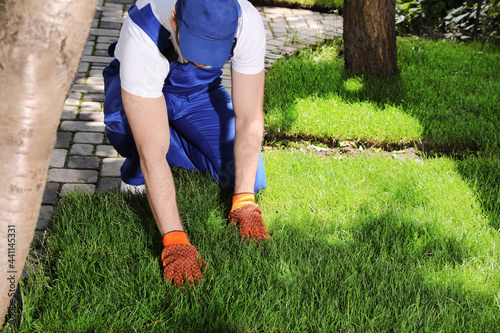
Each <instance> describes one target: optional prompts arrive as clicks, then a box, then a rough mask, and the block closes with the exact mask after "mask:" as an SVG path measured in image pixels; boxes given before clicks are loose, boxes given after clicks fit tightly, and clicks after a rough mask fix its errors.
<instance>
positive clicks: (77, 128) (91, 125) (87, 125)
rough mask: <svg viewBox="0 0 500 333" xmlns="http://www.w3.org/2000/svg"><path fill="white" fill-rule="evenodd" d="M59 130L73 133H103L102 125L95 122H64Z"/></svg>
mask: <svg viewBox="0 0 500 333" xmlns="http://www.w3.org/2000/svg"><path fill="white" fill-rule="evenodd" d="M61 129H62V130H65V131H73V132H104V124H103V123H102V122H96V121H74V120H64V121H63V122H62V123H61Z"/></svg>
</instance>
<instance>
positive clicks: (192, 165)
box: [103, 0, 267, 285]
mask: <svg viewBox="0 0 500 333" xmlns="http://www.w3.org/2000/svg"><path fill="white" fill-rule="evenodd" d="M265 48H266V47H265V31H264V26H263V23H262V20H261V17H260V14H259V13H258V12H257V10H256V9H255V8H254V7H253V6H252V5H251V4H250V3H249V2H248V1H247V0H178V1H177V2H176V1H175V0H139V1H137V3H136V4H135V5H133V6H132V7H131V8H130V10H129V16H128V17H127V18H126V19H125V21H124V24H123V27H122V30H121V32H120V37H119V40H118V43H117V44H116V47H115V45H112V46H111V47H110V50H109V52H110V55H111V56H113V55H114V56H115V57H116V59H115V60H113V61H112V62H111V63H110V65H109V66H108V67H107V68H106V69H105V70H104V73H103V74H104V82H105V94H106V98H105V102H104V113H105V123H106V134H107V137H108V139H109V141H110V142H111V144H112V145H113V146H114V147H115V148H116V150H117V151H118V152H119V153H120V154H121V155H122V156H124V157H126V160H125V162H124V164H123V166H122V168H121V175H122V180H123V182H124V183H126V184H128V185H132V186H140V185H142V184H145V187H146V194H147V196H148V201H149V204H150V207H151V210H152V212H153V215H154V218H155V220H156V223H157V225H158V228H159V230H160V232H161V234H162V235H163V237H162V242H163V245H164V246H165V249H164V250H163V253H162V261H163V266H164V273H165V276H166V279H167V280H169V281H170V280H172V279H173V280H174V283H175V284H176V285H180V284H182V283H183V282H184V281H185V280H188V281H189V282H191V283H192V282H193V281H195V280H199V281H202V274H201V270H200V265H201V266H203V260H202V259H201V257H200V256H199V254H198V252H197V250H196V248H195V247H194V246H192V245H191V244H190V243H189V241H188V238H187V236H186V233H185V232H184V229H183V227H182V223H181V220H180V217H179V212H178V208H177V202H176V195H175V188H174V182H173V178H172V174H171V171H170V166H177V167H181V168H186V169H190V170H197V171H202V172H209V173H210V174H211V175H212V177H213V178H214V179H215V180H216V181H217V182H218V183H219V184H220V185H221V186H230V187H234V193H235V194H234V197H233V206H232V208H231V212H230V214H229V220H230V221H231V222H232V223H233V224H235V225H237V226H238V227H239V228H240V232H241V235H242V237H249V238H252V239H254V240H257V241H258V240H261V239H264V238H265V237H266V236H267V232H266V229H265V226H264V223H263V219H262V212H261V210H260V208H259V207H258V205H256V204H255V203H254V195H255V193H256V192H258V191H259V189H262V188H265V187H266V181H265V172H264V167H263V162H262V156H261V154H260V149H261V141H262V135H263V128H264V120H263V111H262V103H263V95H264V55H265ZM228 59H231V79H232V97H233V102H232V101H231V97H230V95H229V94H228V92H227V91H226V90H225V88H224V87H223V86H222V84H221V74H222V70H221V67H222V66H223V65H224V63H225V62H226V61H227V60H228ZM233 108H234V109H233ZM132 134H133V135H132Z"/></svg>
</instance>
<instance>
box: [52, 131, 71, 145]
mask: <svg viewBox="0 0 500 333" xmlns="http://www.w3.org/2000/svg"><path fill="white" fill-rule="evenodd" d="M72 137H73V133H69V132H57V138H56V145H55V147H54V148H69V143H70V142H71V138H72Z"/></svg>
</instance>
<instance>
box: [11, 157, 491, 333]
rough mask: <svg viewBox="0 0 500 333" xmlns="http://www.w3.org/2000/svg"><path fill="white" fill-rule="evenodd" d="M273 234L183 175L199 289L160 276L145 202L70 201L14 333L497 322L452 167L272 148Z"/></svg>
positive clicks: (470, 214) (481, 227)
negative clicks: (242, 219) (249, 225)
mask: <svg viewBox="0 0 500 333" xmlns="http://www.w3.org/2000/svg"><path fill="white" fill-rule="evenodd" d="M264 159H265V163H266V166H267V170H268V180H269V188H268V189H267V190H265V191H264V192H263V193H261V195H260V196H259V203H260V205H261V207H262V209H263V212H264V216H265V219H266V224H267V226H268V230H269V233H270V235H271V236H272V238H271V239H269V240H267V241H265V242H264V243H261V244H258V245H256V244H253V243H249V242H247V241H242V240H241V239H240V237H239V233H238V231H237V230H236V229H235V228H234V227H232V226H228V225H227V221H226V216H227V209H228V202H227V200H221V199H220V198H224V197H226V195H225V193H223V191H221V190H220V189H219V188H218V187H217V185H215V184H214V183H213V182H212V181H211V180H210V179H209V178H208V177H206V176H204V175H199V174H198V175H196V174H189V173H187V172H185V171H182V170H177V169H176V170H174V174H175V178H176V186H177V188H178V189H180V190H179V208H180V211H181V212H182V213H181V215H182V219H183V221H184V224H185V227H186V229H187V232H188V234H189V235H190V240H191V242H192V243H193V244H195V245H196V246H197V248H198V250H199V251H200V253H201V254H202V255H203V257H204V259H205V260H206V261H207V263H208V268H207V269H206V270H205V271H204V283H203V284H201V285H197V286H195V288H194V289H190V288H186V289H185V290H184V291H182V290H180V289H178V288H175V287H172V286H170V285H168V284H165V283H164V282H163V278H162V272H161V271H160V261H159V259H158V258H159V255H160V253H161V247H160V246H159V245H160V235H159V233H158V231H157V230H156V227H155V224H154V220H153V218H152V216H151V213H150V212H149V209H148V207H147V203H146V200H145V199H144V198H132V197H127V196H123V195H121V194H118V193H110V194H107V195H103V194H96V195H93V196H90V195H86V194H80V195H73V196H69V197H67V198H65V199H64V200H63V201H62V202H61V203H60V204H59V205H58V207H57V209H56V211H55V215H54V219H53V221H52V226H51V229H50V236H49V238H48V240H47V242H46V248H47V251H48V254H47V257H46V258H47V259H46V260H47V263H46V266H44V268H43V270H42V271H39V272H38V273H37V274H36V275H35V277H34V278H33V279H31V280H29V281H28V283H27V285H25V286H24V287H23V292H24V310H23V313H22V322H21V325H20V327H19V330H18V331H19V332H34V331H40V332H42V331H43V332H54V331H58V330H59V329H60V328H61V327H64V328H65V331H71V332H81V331H83V332H89V331H92V332H109V331H112V332H132V331H148V332H149V331H151V332H154V331H158V332H164V331H176V332H177V331H180V332H257V331H276V332H304V331H310V332H331V331H344V332H346V331H363V332H364V331H397V332H404V331H429V332H435V331H447V332H448V331H483V332H486V331H491V332H492V331H497V330H498V329H499V325H500V324H499V322H500V318H499V315H500V310H499V304H498V302H499V300H500V293H499V287H498V286H499V285H500V267H499V265H498V258H499V253H498V245H499V244H500V235H499V233H498V231H495V229H494V228H492V226H491V220H490V219H488V217H487V216H486V215H485V214H484V213H483V210H482V206H481V204H480V203H479V201H478V200H477V198H476V195H475V193H474V190H473V188H474V186H472V185H471V184H470V182H469V181H468V180H466V179H464V177H462V175H461V173H460V170H459V168H457V165H456V162H454V161H453V160H450V159H447V158H439V159H432V160H428V161H425V162H422V161H416V160H407V161H400V160H398V159H388V158H385V157H378V156H369V155H367V156H358V157H353V158H345V157H343V158H337V157H331V156H330V157H328V156H315V155H313V154H310V153H303V152H299V151H295V152H289V151H284V150H278V151H268V152H266V153H265V155H264Z"/></svg>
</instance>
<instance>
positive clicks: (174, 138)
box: [103, 5, 266, 193]
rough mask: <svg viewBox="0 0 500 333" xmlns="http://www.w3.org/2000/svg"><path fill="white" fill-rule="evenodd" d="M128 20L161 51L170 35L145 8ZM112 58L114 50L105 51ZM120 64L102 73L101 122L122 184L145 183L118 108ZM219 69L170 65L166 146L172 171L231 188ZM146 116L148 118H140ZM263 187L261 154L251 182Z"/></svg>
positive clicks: (229, 134) (230, 118)
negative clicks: (114, 153) (198, 174)
mask: <svg viewBox="0 0 500 333" xmlns="http://www.w3.org/2000/svg"><path fill="white" fill-rule="evenodd" d="M129 17H130V18H131V19H132V21H133V22H134V23H136V24H137V25H138V26H139V27H140V28H141V29H142V30H144V32H146V33H147V34H148V36H149V37H151V39H152V40H153V41H154V42H155V43H156V45H157V46H158V47H159V49H160V51H163V50H164V49H165V48H166V47H167V46H168V45H169V43H170V41H169V39H168V37H169V35H170V33H169V32H168V30H166V29H165V28H164V27H163V26H162V25H161V24H160V22H159V21H158V20H157V19H156V17H155V16H154V15H153V13H152V11H151V7H150V5H148V6H145V7H143V8H142V9H140V10H139V9H138V8H137V7H136V6H135V5H133V6H132V7H131V9H130V10H129ZM109 53H110V56H114V45H112V46H111V47H110V49H109ZM119 74H120V63H119V61H118V60H117V59H114V60H113V61H111V63H110V64H109V66H107V67H106V68H105V69H104V71H103V76H104V92H105V99H104V123H105V125H106V136H107V138H108V140H109V141H110V143H111V144H112V145H113V147H114V148H115V149H116V151H117V152H118V153H119V154H120V155H121V156H123V157H125V158H126V159H125V162H124V163H123V165H122V167H121V178H122V180H123V181H124V182H125V183H127V184H131V185H142V184H144V177H143V175H142V171H141V166H140V162H139V154H138V152H137V148H136V146H135V142H134V138H133V136H132V131H131V129H130V126H129V124H128V121H127V116H126V114H125V110H124V108H123V103H122V98H121V85H120V75H119ZM221 75H222V70H221V69H220V68H211V69H200V68H198V67H196V66H194V65H193V64H191V63H187V64H182V63H179V62H177V61H173V62H171V64H170V72H169V74H168V76H167V78H166V80H165V84H164V86H163V95H164V96H165V101H166V105H167V112H168V119H169V125H170V147H169V150H168V153H167V156H166V159H167V162H168V163H169V165H171V166H176V167H180V168H184V169H188V170H194V171H201V172H208V173H210V174H211V176H212V177H213V178H214V180H215V181H217V182H218V183H219V185H220V186H221V187H234V178H235V170H234V135H235V127H234V117H235V116H234V110H233V105H232V102H231V96H230V95H229V93H228V92H227V90H226V89H225V88H224V86H223V85H222V79H221ZM145 116H147V115H145ZM265 187H266V179H265V171H264V163H263V160H262V154H260V156H259V163H258V168H257V174H256V179H255V192H256V193H257V192H258V191H259V190H260V189H263V188H265Z"/></svg>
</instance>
